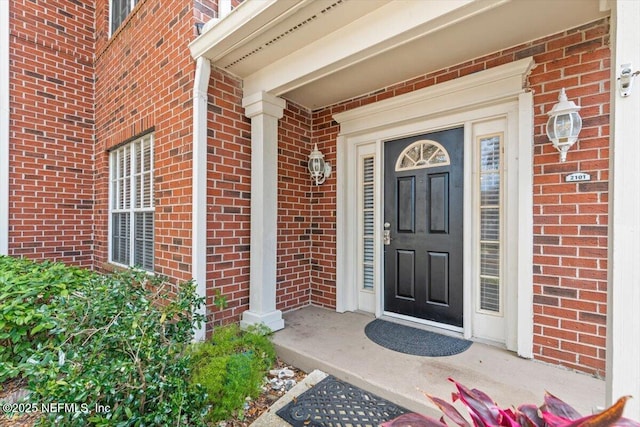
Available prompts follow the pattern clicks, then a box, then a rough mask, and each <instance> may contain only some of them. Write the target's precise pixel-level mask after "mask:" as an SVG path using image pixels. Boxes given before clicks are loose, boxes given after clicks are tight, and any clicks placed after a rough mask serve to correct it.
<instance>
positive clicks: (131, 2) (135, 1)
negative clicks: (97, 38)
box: [109, 0, 139, 37]
mask: <svg viewBox="0 0 640 427" xmlns="http://www.w3.org/2000/svg"><path fill="white" fill-rule="evenodd" d="M113 1H114V0H109V37H111V36H112V35H113V33H115V32H116V31H118V28H120V26H121V25H122V23H123V22H124V21H125V20H126V19H127V18H126V17H125V19H123V20H122V22H120V23H119V24H118V27H117V28H115V29H114V28H113ZM138 1H139V0H128V2H129V14H131V11H133V8H134V7H136V4H138ZM127 16H129V15H127Z"/></svg>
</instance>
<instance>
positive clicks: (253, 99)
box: [242, 91, 287, 119]
mask: <svg viewBox="0 0 640 427" xmlns="http://www.w3.org/2000/svg"><path fill="white" fill-rule="evenodd" d="M286 105H287V102H286V101H285V100H284V99H282V98H278V97H277V96H275V95H272V94H270V93H268V92H265V91H261V92H256V93H252V94H251V95H247V96H245V97H244V98H242V106H243V107H244V114H245V116H247V117H249V118H252V117H255V116H258V115H260V114H265V115H267V116H271V117H275V118H276V119H280V118H282V115H283V113H284V109H285V107H286Z"/></svg>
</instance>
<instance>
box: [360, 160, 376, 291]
mask: <svg viewBox="0 0 640 427" xmlns="http://www.w3.org/2000/svg"><path fill="white" fill-rule="evenodd" d="M361 161H362V165H361V166H362V192H361V195H362V205H361V206H362V210H361V212H362V230H361V239H362V241H361V244H362V260H361V261H362V267H361V268H362V288H363V289H368V290H373V287H374V250H375V246H374V242H375V241H374V207H375V204H374V194H375V188H374V167H375V165H374V157H373V156H367V157H362V159H361Z"/></svg>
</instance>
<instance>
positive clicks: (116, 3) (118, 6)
mask: <svg viewBox="0 0 640 427" xmlns="http://www.w3.org/2000/svg"><path fill="white" fill-rule="evenodd" d="M137 3H138V0H111V2H110V18H111V34H113V33H115V32H116V30H117V29H118V28H119V27H120V25H122V23H123V22H124V20H125V19H127V16H129V13H130V12H131V11H132V10H133V8H134V7H135V6H136V4H137Z"/></svg>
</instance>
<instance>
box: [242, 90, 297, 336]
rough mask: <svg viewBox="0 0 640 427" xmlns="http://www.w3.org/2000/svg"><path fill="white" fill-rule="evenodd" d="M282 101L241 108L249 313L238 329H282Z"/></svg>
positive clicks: (266, 99) (253, 101) (264, 98)
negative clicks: (247, 131) (247, 174)
mask: <svg viewBox="0 0 640 427" xmlns="http://www.w3.org/2000/svg"><path fill="white" fill-rule="evenodd" d="M285 105H286V103H285V101H284V99H281V98H278V97H275V96H273V95H271V94H269V93H266V92H259V93H255V94H251V95H249V96H245V98H244V99H243V100H242V106H243V107H244V109H245V115H246V116H247V117H249V118H250V119H251V262H250V273H249V276H250V277H249V310H248V311H245V312H244V313H242V321H241V322H240V324H241V325H242V327H247V326H249V325H252V324H256V323H264V324H265V325H267V326H268V327H269V328H271V330H273V331H277V330H279V329H282V328H284V320H283V319H282V312H280V310H276V250H277V216H278V119H280V118H282V115H283V112H284V108H285Z"/></svg>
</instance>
